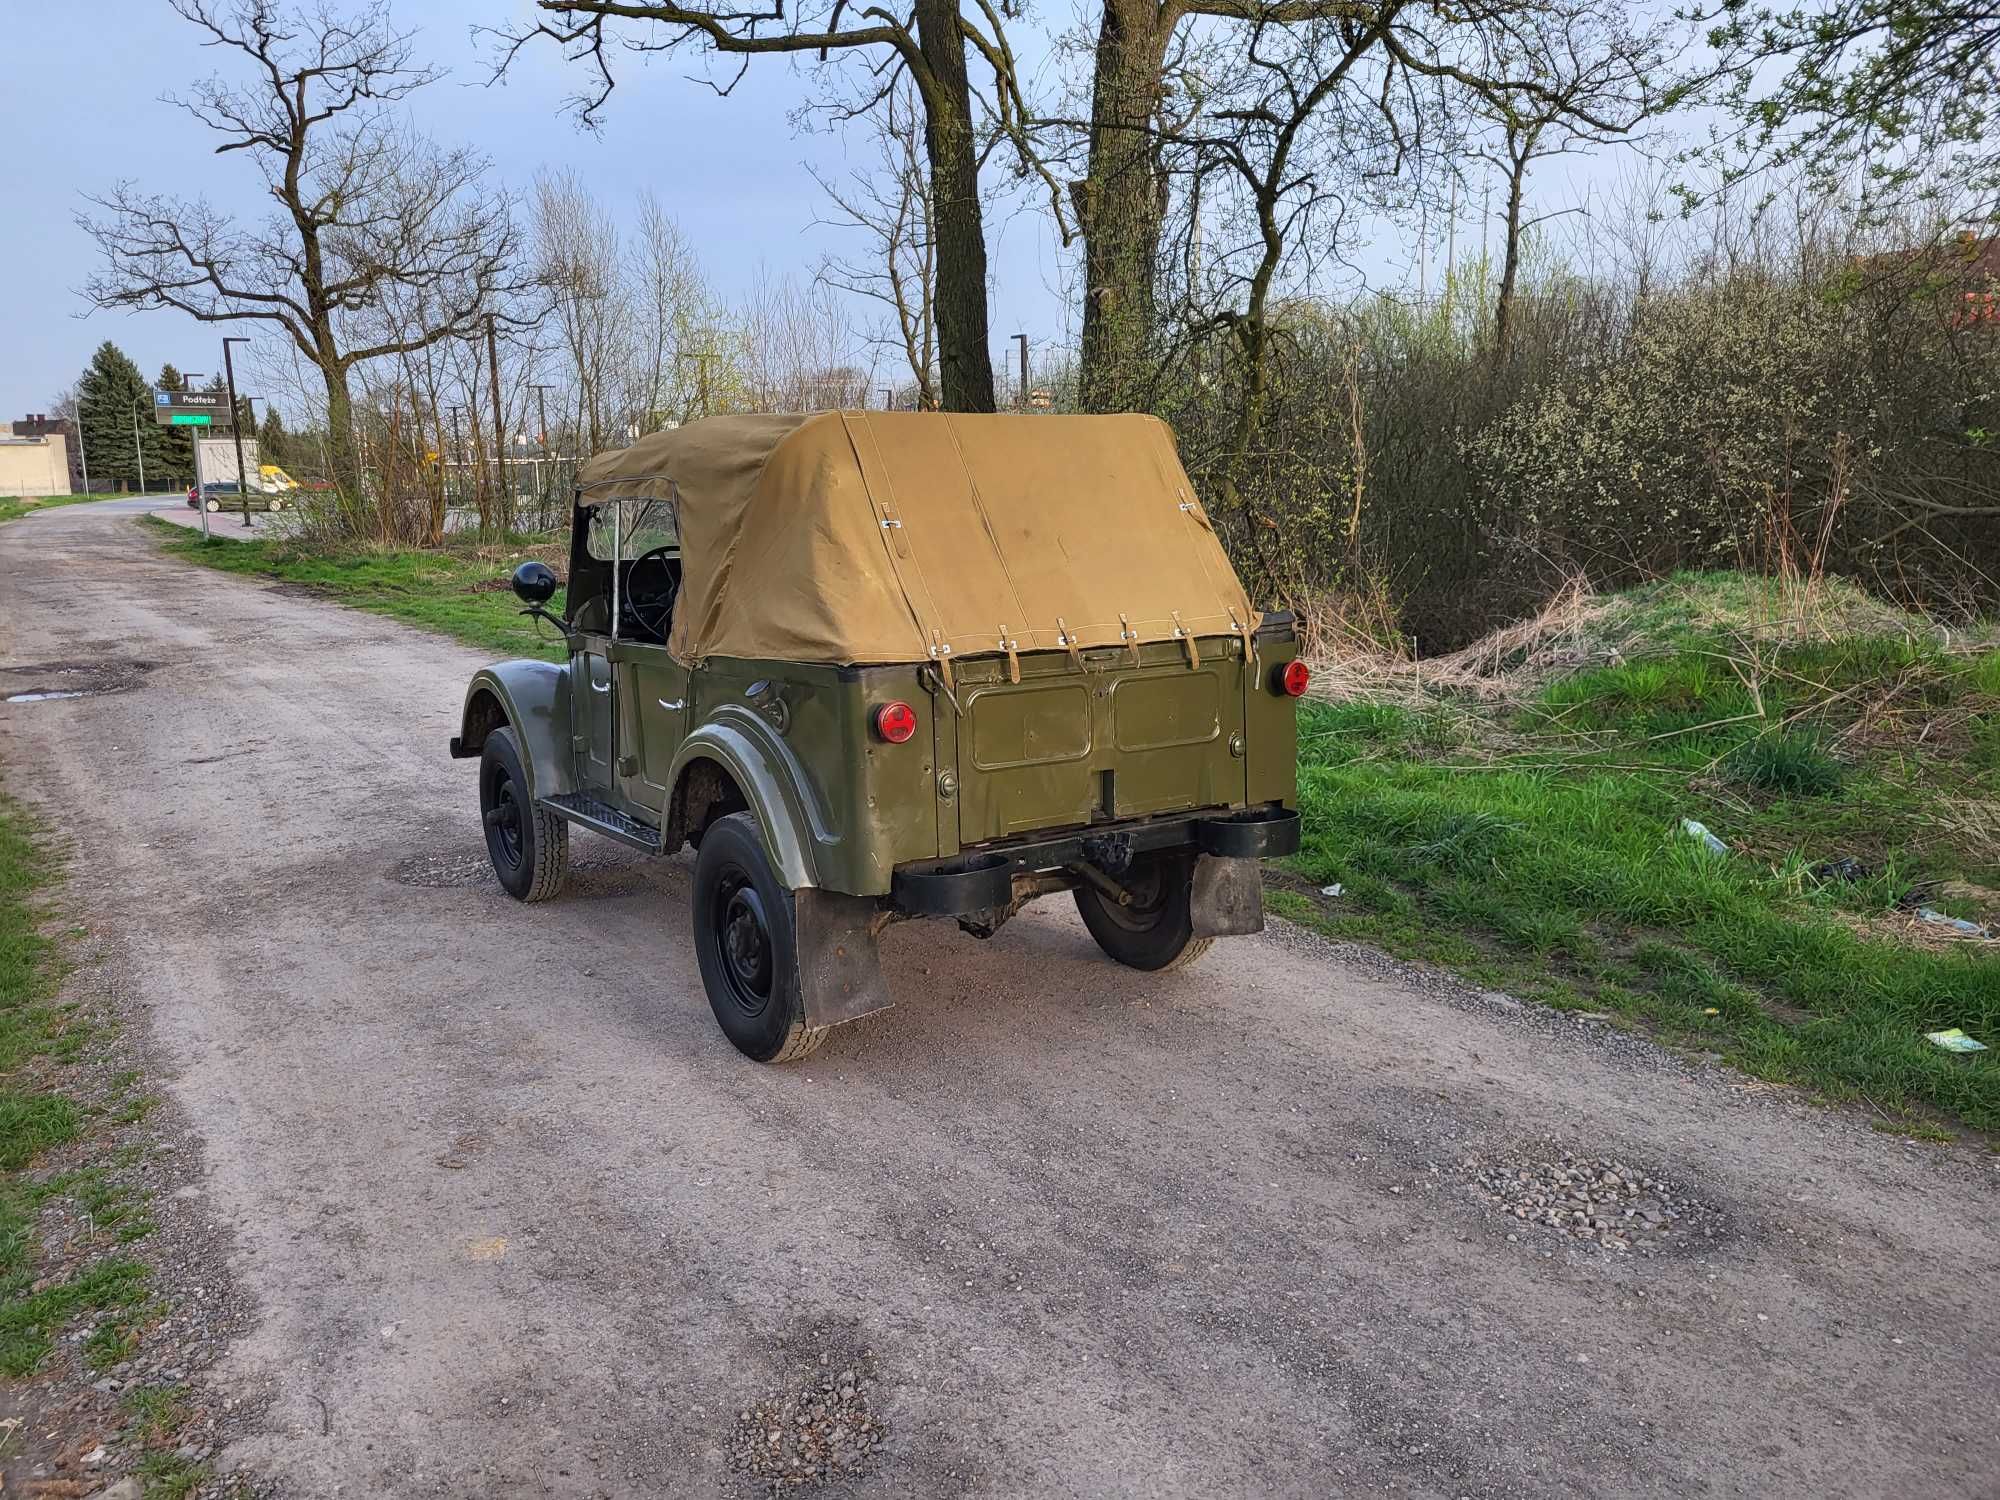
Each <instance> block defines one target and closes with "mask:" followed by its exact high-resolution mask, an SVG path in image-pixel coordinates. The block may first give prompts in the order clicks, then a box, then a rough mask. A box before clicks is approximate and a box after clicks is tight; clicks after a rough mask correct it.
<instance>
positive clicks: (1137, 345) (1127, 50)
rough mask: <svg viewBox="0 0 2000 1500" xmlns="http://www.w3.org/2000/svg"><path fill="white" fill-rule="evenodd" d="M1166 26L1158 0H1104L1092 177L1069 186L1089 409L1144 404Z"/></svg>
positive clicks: (1156, 244) (1158, 213) (1158, 215)
mask: <svg viewBox="0 0 2000 1500" xmlns="http://www.w3.org/2000/svg"><path fill="white" fill-rule="evenodd" d="M1171 30H1172V26H1171V23H1167V24H1163V22H1162V17H1161V15H1160V12H1159V10H1158V8H1157V6H1156V4H1155V0H1104V18H1103V21H1102V23H1101V25H1100V26H1099V28H1098V33H1097V57H1096V78H1095V84H1094V91H1093V94H1092V98H1091V105H1090V165H1089V175H1088V176H1087V177H1086V178H1085V179H1084V180H1083V181H1082V182H1080V183H1077V184H1075V185H1074V186H1073V188H1072V190H1071V191H1072V194H1073V196H1074V198H1075V206H1076V213H1077V220H1078V222H1079V224H1080V226H1081V227H1082V230H1083V245H1084V256H1083V264H1084V293H1083V365H1082V372H1081V377H1082V393H1081V394H1082V400H1083V407H1084V410H1085V411H1123V410H1126V409H1128V408H1131V407H1134V406H1143V405H1145V404H1146V397H1147V391H1146V387H1147V384H1148V382H1149V379H1150V373H1151V364H1152V361H1151V352H1152V347H1153V334H1154V326H1153V325H1154V313H1155V308H1154V267H1155V262H1156V260H1157V258H1158V255H1159V249H1160V230H1161V224H1162V214H1163V205H1162V202H1161V184H1160V178H1159V164H1158V162H1157V161H1156V160H1155V155H1154V146H1155V142H1154V136H1153V131H1154V116H1155V114H1156V113H1157V112H1158V110H1159V103H1160V70H1161V68H1162V67H1163V66H1165V59H1166V47H1167V38H1168V35H1169V33H1170V32H1171Z"/></svg>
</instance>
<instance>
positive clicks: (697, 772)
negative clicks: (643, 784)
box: [668, 718, 819, 891]
mask: <svg viewBox="0 0 2000 1500" xmlns="http://www.w3.org/2000/svg"><path fill="white" fill-rule="evenodd" d="M753 735H754V731H750V730H747V729H746V728H745V727H744V726H741V725H737V724H734V723H731V722H729V721H728V720H726V719H721V718H718V719H716V720H711V721H710V722H708V723H706V724H703V725H701V726H700V727H699V728H697V729H696V730H695V731H694V732H693V733H692V734H690V735H689V736H688V737H687V738H686V739H685V740H683V741H682V742H681V747H680V750H679V751H678V752H677V753H676V754H675V756H674V763H673V769H672V772H671V778H670V779H671V784H672V786H673V794H672V799H671V801H670V802H669V804H668V827H669V829H670V830H672V831H677V832H678V833H679V834H680V835H681V836H683V837H689V836H692V837H694V838H696V839H699V837H700V834H701V831H702V829H703V828H704V827H705V826H706V824H707V822H709V821H711V820H712V819H713V818H716V817H720V816H722V815H723V813H726V812H733V811H739V810H740V811H744V812H748V813H749V814H750V815H751V816H752V817H754V818H755V819H756V820H757V828H758V831H759V832H760V833H761V834H762V835H763V838H764V852H765V853H766V854H768V855H769V856H770V858H771V864H772V867H773V868H774V869H776V870H777V872H778V877H779V879H781V880H782V881H784V883H785V885H786V886H787V887H788V888H790V889H792V890H795V891H796V890H804V889H806V888H808V887H812V886H817V885H818V884H819V872H818V869H817V867H816V865H815V861H814V858H813V847H812V843H813V841H812V832H811V822H810V818H809V816H808V814H807V812H806V810H805V809H804V808H803V807H802V806H800V799H801V797H802V796H803V795H804V794H803V792H802V790H801V789H800V788H799V787H798V786H797V784H796V781H795V779H794V778H793V777H791V776H790V775H788V774H787V772H786V768H785V766H784V764H783V762H782V760H780V759H779V758H778V757H776V756H774V755H773V754H772V753H771V752H770V750H769V748H768V747H767V746H765V745H763V744H761V743H759V740H758V738H757V737H753ZM717 778H720V786H719V787H718V783H717ZM718 790H720V791H721V792H722V793H723V794H724V795H722V796H718V795H717V792H718ZM732 792H733V794H734V797H733V798H730V797H729V796H728V795H727V794H728V793H732ZM731 803H733V805H729V804H731Z"/></svg>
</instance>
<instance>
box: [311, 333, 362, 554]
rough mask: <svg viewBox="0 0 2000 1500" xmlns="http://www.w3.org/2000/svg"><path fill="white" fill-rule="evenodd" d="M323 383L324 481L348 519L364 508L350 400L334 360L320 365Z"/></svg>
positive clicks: (344, 372) (341, 367) (341, 369)
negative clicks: (325, 475) (325, 474)
mask: <svg viewBox="0 0 2000 1500" xmlns="http://www.w3.org/2000/svg"><path fill="white" fill-rule="evenodd" d="M320 376H321V378H322V379H323V380H325V382H326V466H327V471H328V472H327V477H328V478H329V479H331V480H332V481H333V484H334V488H335V489H336V490H337V491H338V492H339V496H340V498H339V504H340V507H341V509H342V510H344V511H345V512H347V513H348V514H349V515H350V516H358V515H359V514H360V512H361V509H362V507H363V506H364V505H365V504H366V498H367V497H366V496H365V494H364V493H363V491H362V487H361V460H360V457H359V456H358V455H357V454H356V452H355V450H354V398H353V397H352V396H351V395H350V394H349V393H348V389H347V366H346V365H344V364H342V363H341V362H340V361H339V360H338V359H329V360H327V361H326V362H324V363H323V364H321V365H320Z"/></svg>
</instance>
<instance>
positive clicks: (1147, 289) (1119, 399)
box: [1066, 0, 1623, 411]
mask: <svg viewBox="0 0 2000 1500" xmlns="http://www.w3.org/2000/svg"><path fill="white" fill-rule="evenodd" d="M1587 5H1588V6H1595V7H1596V8H1597V9H1598V10H1601V11H1605V12H1608V13H1613V14H1615V13H1617V12H1618V11H1620V10H1622V9H1623V6H1622V4H1620V3H1619V0H1462V3H1459V4H1455V5H1450V6H1445V5H1437V4H1431V3H1427V0H1104V4H1103V11H1102V13H1101V15H1100V18H1099V27H1098V31H1097V34H1096V37H1095V40H1094V44H1093V46H1092V48H1091V54H1092V65H1091V106H1090V114H1089V117H1088V119H1086V120H1074V121H1069V122H1066V123H1067V124H1069V125H1070V126H1071V127H1072V128H1075V129H1077V130H1078V131H1079V133H1080V134H1081V136H1082V138H1083V144H1084V150H1085V154H1086V168H1085V173H1084V176H1083V177H1082V178H1081V179H1079V180H1078V181H1076V182H1074V183H1072V184H1071V189H1070V191H1071V197H1072V201H1073V203H1074V206H1075V211H1076V219H1077V226H1078V228H1079V229H1080V230H1081V232H1082V234H1083V239H1084V300H1083V342H1082V371H1081V380H1082V400H1083V403H1084V405H1085V406H1086V407H1087V408H1089V409H1091V410H1100V411H1101V410H1115V409H1118V408H1120V407H1123V406H1128V405H1133V404H1143V403H1144V402H1145V400H1146V399H1147V397H1148V394H1149V393H1148V389H1147V386H1146V382H1147V381H1148V380H1149V379H1150V378H1151V375H1152V374H1153V372H1155V371H1156V370H1157V369H1158V368H1159V366H1158V361H1157V359H1156V358H1155V357H1154V356H1155V350H1154V348H1153V343H1154V340H1155V338H1156V336H1157V333H1158V330H1159V322H1158V317H1157V313H1158V308H1157V303H1156V296H1157V288H1158V281H1157V277H1158V269H1159V264H1160V248H1161V239H1162V232H1163V228H1164V225H1165V222H1166V218H1167V215H1168V211H1169V208H1170V206H1171V203H1172V192H1171V182H1170V180H1169V178H1170V172H1169V163H1168V161H1167V159H1166V156H1167V150H1168V145H1169V143H1168V141H1167V139H1166V136H1167V135H1169V134H1171V133H1172V132H1173V130H1174V129H1176V128H1177V127H1176V124H1175V121H1174V118H1173V111H1172V100H1171V94H1172V89H1171V87H1170V84H1171V82H1172V78H1173V74H1174V71H1175V68H1174V64H1175V59H1176V57H1177V49H1178V48H1179V47H1180V46H1181V45H1182V42H1183V40H1184V37H1185V35H1186V32H1187V30H1188V29H1189V28H1190V27H1192V26H1194V25H1195V24H1197V23H1201V22H1207V23H1210V24H1209V25H1208V26H1207V28H1206V31H1205V32H1204V35H1205V36H1214V35H1218V34H1221V33H1224V32H1227V31H1230V30H1234V29H1238V28H1247V29H1248V30H1249V31H1250V32H1251V33H1253V34H1255V33H1259V32H1263V33H1268V32H1269V31H1270V30H1271V29H1272V28H1278V27H1315V26H1316V27H1322V28H1324V27H1333V28H1337V29H1338V30H1339V31H1340V33H1341V34H1343V35H1353V36H1357V37H1362V38H1365V39H1366V48H1365V53H1366V58H1365V60H1366V62H1367V63H1368V64H1370V66H1368V67H1366V68H1363V67H1361V66H1360V65H1359V61H1357V65H1356V67H1355V68H1354V69H1351V70H1350V75H1351V74H1353V73H1355V72H1360V73H1364V74H1365V75H1366V76H1368V77H1370V78H1371V79H1373V80H1374V81H1375V82H1377V83H1378V84H1379V85H1380V88H1381V92H1380V94H1379V95H1378V98H1379V100H1380V102H1381V105H1382V107H1383V108H1384V109H1386V110H1394V109H1396V108H1398V107H1400V106H1402V105H1403V104H1404V103H1405V102H1406V98H1405V95H1404V93H1403V92H1402V91H1403V90H1404V89H1406V88H1407V87H1409V86H1411V85H1412V84H1413V83H1414V82H1415V81H1417V80H1424V81H1428V82H1430V83H1433V84H1439V85H1444V84H1449V85H1452V86H1454V87H1456V88H1458V89H1462V90H1476V91H1478V92H1479V93H1480V94H1481V95H1482V96H1483V97H1487V98H1516V97H1525V98H1529V99H1544V100H1546V99H1547V98H1549V97H1550V95H1551V89H1550V88H1549V86H1548V85H1547V84H1546V83H1544V82H1543V81H1541V80H1540V79H1538V78H1536V77H1534V76H1532V73H1531V72H1530V71H1529V70H1527V69H1525V68H1523V67H1521V66H1519V65H1518V61H1519V59H1521V58H1523V57H1525V56H1528V55H1530V54H1531V51H1532V47H1531V39H1532V37H1533V36H1534V34H1535V31H1536V28H1537V26H1538V25H1540V24H1543V20H1544V17H1545V16H1546V14H1547V13H1548V12H1550V11H1551V10H1553V9H1557V8H1560V7H1563V6H1568V7H1570V8H1572V9H1575V8H1582V7H1584V6H1587ZM1214 23H1237V25H1236V26H1235V27H1231V26H1228V25H1223V26H1220V27H1218V26H1217V25H1216V24H1214ZM1267 45H1268V44H1267ZM1222 107H1224V108H1227V107H1230V106H1227V105H1225V106H1222ZM1565 113H1566V114H1567V115H1569V116H1574V117H1575V118H1577V119H1578V120H1580V121H1582V122H1584V123H1586V124H1589V125H1593V126H1609V125H1615V123H1616V122H1615V120H1612V119H1609V118H1606V117H1600V116H1597V115H1596V114H1595V113H1594V112H1593V111H1592V109H1591V108H1590V106H1589V104H1588V103H1587V102H1583V101H1572V102H1571V103H1570V104H1569V105H1568V107H1567V109H1566V111H1565Z"/></svg>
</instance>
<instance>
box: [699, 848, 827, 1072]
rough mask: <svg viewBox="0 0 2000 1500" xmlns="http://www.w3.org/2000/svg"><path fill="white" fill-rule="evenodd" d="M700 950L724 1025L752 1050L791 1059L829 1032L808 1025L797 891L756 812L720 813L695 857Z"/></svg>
mask: <svg viewBox="0 0 2000 1500" xmlns="http://www.w3.org/2000/svg"><path fill="white" fill-rule="evenodd" d="M694 951H695V957H696V959H697V960H698V961H699V962H700V964H701V983H702V988H703V989H705V990H707V991H708V1004H709V1008H710V1009H711V1010H713V1011H714V1012H715V1020H716V1024H717V1025H719V1026H721V1028H722V1033H723V1035H724V1036H726V1037H728V1038H729V1040H730V1042H731V1043H733V1044H734V1046H735V1048H736V1050H737V1051H738V1052H741V1053H742V1054H743V1055H744V1056H745V1057H748V1058H752V1059H754V1060H756V1061H757V1062H762V1063H783V1062H792V1061H795V1060H796V1059H798V1058H801V1057H804V1056H805V1055H806V1054H807V1053H809V1052H811V1051H812V1050H813V1049H814V1048H816V1047H818V1046H819V1044H820V1043H821V1042H823V1041H825V1040H826V1034H827V1032H828V1030H829V1029H830V1028H828V1027H825V1026H818V1027H813V1026H808V1025H806V1022H805V997H804V993H803V988H802V986H801V984H800V980H799V948H798V935H797V932H796V930H795V928H794V926H793V923H792V893H791V892H790V891H789V890H787V889H786V888H785V887H784V886H783V885H782V884H781V883H780V882H779V880H778V872H777V871H776V870H773V869H772V868H771V861H770V857H769V856H768V855H766V854H765V853H764V838H763V835H762V834H760V833H759V832H758V831H757V819H756V817H755V816H754V815H753V814H751V813H747V812H738V813H730V814H729V815H728V816H727V817H722V818H717V819H716V820H715V821H714V822H713V823H711V824H710V825H709V826H708V831H707V832H706V833H704V834H703V835H702V840H701V852H700V853H698V854H697V855H696V856H695V861H694Z"/></svg>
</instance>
